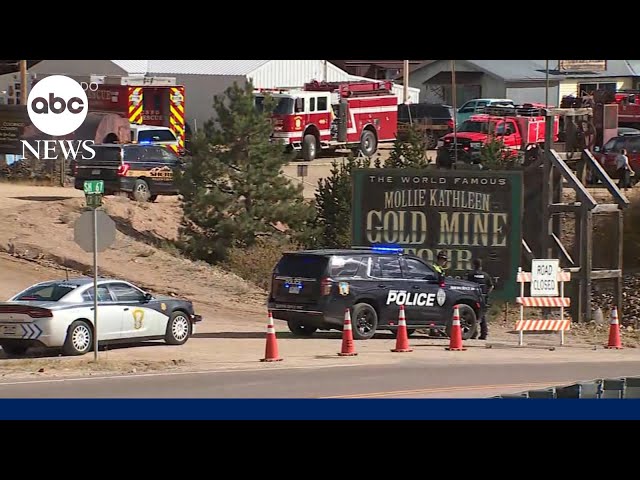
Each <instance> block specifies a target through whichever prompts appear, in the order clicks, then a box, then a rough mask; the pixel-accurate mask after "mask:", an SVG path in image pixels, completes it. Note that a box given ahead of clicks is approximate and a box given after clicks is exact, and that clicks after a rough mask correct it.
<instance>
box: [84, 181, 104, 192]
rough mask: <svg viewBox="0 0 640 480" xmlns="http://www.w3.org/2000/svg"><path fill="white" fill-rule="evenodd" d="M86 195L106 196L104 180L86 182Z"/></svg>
mask: <svg viewBox="0 0 640 480" xmlns="http://www.w3.org/2000/svg"><path fill="white" fill-rule="evenodd" d="M84 194H85V195H104V180H87V181H86V182H84Z"/></svg>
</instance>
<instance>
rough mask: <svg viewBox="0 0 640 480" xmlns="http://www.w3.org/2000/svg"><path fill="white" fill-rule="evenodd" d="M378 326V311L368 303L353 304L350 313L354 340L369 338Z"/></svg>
mask: <svg viewBox="0 0 640 480" xmlns="http://www.w3.org/2000/svg"><path fill="white" fill-rule="evenodd" d="M377 328H378V312H376V309H375V308H373V307H372V306H371V305H369V304H368V303H358V304H356V305H354V306H353V313H352V314H351V330H352V332H353V339H354V340H369V339H370V338H373V336H374V335H375V334H376V329H377Z"/></svg>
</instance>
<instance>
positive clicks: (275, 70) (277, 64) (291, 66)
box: [247, 60, 420, 103]
mask: <svg viewBox="0 0 640 480" xmlns="http://www.w3.org/2000/svg"><path fill="white" fill-rule="evenodd" d="M324 64H325V61H324V60H271V61H269V63H266V64H265V65H262V66H261V67H259V68H258V69H256V70H254V71H253V72H251V73H250V74H249V75H247V77H248V78H251V79H252V80H253V85H254V87H256V88H278V87H282V88H284V87H292V88H297V87H302V86H303V85H304V84H305V83H307V82H311V81H312V80H318V81H322V80H324V67H325V65H324ZM326 70H327V78H326V80H327V81H328V82H344V81H347V80H371V79H370V78H365V77H358V76H355V75H349V74H348V73H347V72H345V71H344V70H342V69H340V68H338V67H336V66H335V65H333V64H332V63H331V62H326ZM393 90H394V93H395V94H396V95H397V96H398V103H402V101H403V98H404V97H403V96H404V90H403V86H402V85H394V87H393ZM419 98H420V89H418V88H413V87H409V100H410V101H411V102H412V103H417V102H418V101H419Z"/></svg>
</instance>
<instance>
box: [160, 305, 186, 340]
mask: <svg viewBox="0 0 640 480" xmlns="http://www.w3.org/2000/svg"><path fill="white" fill-rule="evenodd" d="M190 336H191V320H189V315H187V314H186V313H184V312H180V311H178V312H173V313H172V314H171V317H169V322H168V323H167V332H166V334H165V337H164V341H165V342H166V343H168V344H169V345H182V344H183V343H185V342H186V341H187V340H189V337H190Z"/></svg>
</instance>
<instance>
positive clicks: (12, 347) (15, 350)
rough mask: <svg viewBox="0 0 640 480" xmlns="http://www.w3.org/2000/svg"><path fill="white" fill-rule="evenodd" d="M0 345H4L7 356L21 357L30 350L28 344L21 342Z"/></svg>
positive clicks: (1, 345) (3, 348) (0, 345)
mask: <svg viewBox="0 0 640 480" xmlns="http://www.w3.org/2000/svg"><path fill="white" fill-rule="evenodd" d="M0 347H2V350H3V351H4V353H5V355H7V357H20V356H22V355H24V354H25V353H27V350H29V346H28V345H23V344H20V343H2V344H0Z"/></svg>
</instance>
